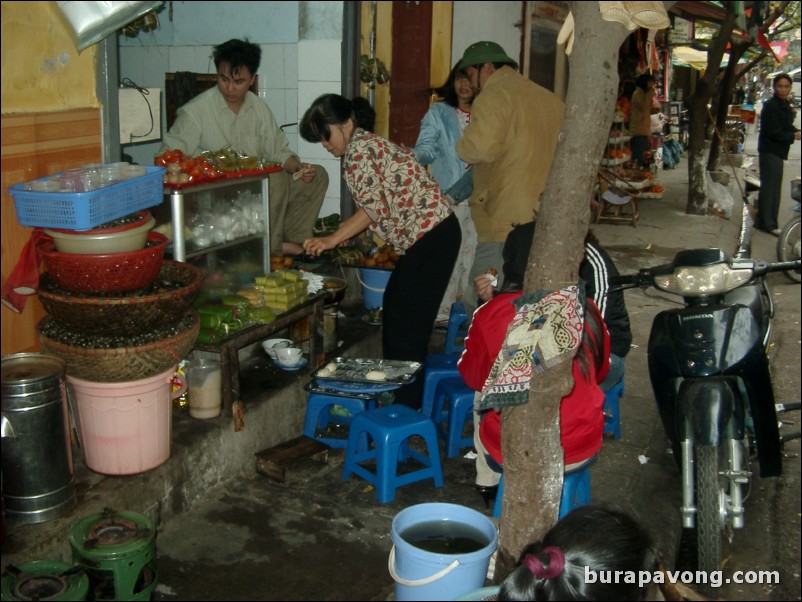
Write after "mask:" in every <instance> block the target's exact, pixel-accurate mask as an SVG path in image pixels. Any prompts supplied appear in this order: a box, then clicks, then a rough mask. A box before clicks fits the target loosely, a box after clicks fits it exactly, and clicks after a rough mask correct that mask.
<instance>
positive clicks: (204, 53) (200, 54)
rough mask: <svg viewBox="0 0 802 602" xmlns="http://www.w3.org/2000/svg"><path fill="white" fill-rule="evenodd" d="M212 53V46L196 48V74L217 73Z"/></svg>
mask: <svg viewBox="0 0 802 602" xmlns="http://www.w3.org/2000/svg"><path fill="white" fill-rule="evenodd" d="M212 52H213V48H212V47H211V46H195V69H193V71H194V72H195V73H217V68H216V67H215V66H214V60H212Z"/></svg>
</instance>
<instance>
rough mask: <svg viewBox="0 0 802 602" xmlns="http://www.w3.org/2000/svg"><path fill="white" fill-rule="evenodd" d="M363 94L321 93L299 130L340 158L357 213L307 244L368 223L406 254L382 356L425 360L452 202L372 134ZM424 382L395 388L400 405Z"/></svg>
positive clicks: (456, 242) (389, 289) (321, 243)
mask: <svg viewBox="0 0 802 602" xmlns="http://www.w3.org/2000/svg"><path fill="white" fill-rule="evenodd" d="M374 120H375V113H374V112H373V109H372V107H371V106H370V104H369V103H368V101H367V100H365V99H364V98H355V99H354V100H353V101H350V100H348V99H347V98H345V97H343V96H340V95H339V94H324V95H323V96H320V97H318V98H317V99H316V100H315V101H314V102H313V103H312V106H311V107H309V109H307V111H306V113H305V114H304V116H303V118H302V119H301V124H300V133H301V136H302V137H303V139H304V140H306V141H307V142H320V143H321V144H322V145H323V148H325V149H326V150H327V151H328V152H329V153H331V154H332V155H334V156H335V157H341V158H342V162H343V171H344V174H345V175H344V177H345V182H346V184H347V185H348V189H349V190H350V192H351V196H352V197H353V200H354V202H355V203H356V205H357V210H356V212H355V213H354V214H353V215H352V216H351V217H349V218H348V219H346V220H345V221H344V222H343V223H342V224H341V225H340V227H339V228H338V229H337V231H336V232H334V233H332V234H330V235H328V236H321V237H316V238H308V239H306V240H305V241H304V245H303V246H304V250H305V251H306V252H307V253H309V254H310V255H320V254H321V253H322V252H323V251H326V250H329V249H333V248H334V247H336V246H338V245H341V244H343V243H345V242H347V241H348V240H350V239H351V238H353V237H354V236H356V235H357V234H359V233H360V232H362V231H363V230H365V229H367V228H370V229H371V230H372V231H373V232H374V233H376V234H377V235H378V236H379V237H380V238H381V239H383V240H385V241H386V242H389V243H392V244H393V246H394V247H395V248H396V250H397V251H398V253H399V255H401V259H400V260H399V261H398V263H396V266H395V269H394V270H393V272H392V275H391V276H390V280H389V281H388V283H387V286H386V288H385V291H384V302H383V303H384V305H383V328H382V346H383V351H384V358H385V359H391V360H403V361H414V362H420V363H423V361H424V360H425V359H426V353H427V348H428V345H429V338H430V337H431V334H432V329H433V327H434V323H435V319H436V317H437V311H438V308H439V306H440V300H441V299H442V298H443V294H444V293H445V290H446V286H447V285H448V280H449V277H450V276H451V272H452V270H453V269H454V263H455V262H456V259H457V254H458V253H459V247H460V238H461V237H460V226H459V222H458V221H457V218H456V216H455V215H454V210H453V207H452V204H451V202H450V201H449V200H448V198H447V197H446V196H445V195H444V194H443V192H442V191H441V190H440V186H438V185H437V182H435V181H434V180H433V179H432V177H431V176H430V175H429V174H428V173H427V172H426V170H425V169H424V168H423V166H422V165H421V164H420V163H419V162H418V160H417V159H416V158H415V155H414V154H413V153H412V151H410V150H409V149H405V148H402V147H401V146H399V145H398V144H395V143H393V142H390V141H389V140H386V139H384V138H382V137H381V136H378V135H376V134H374V133H373V132H372V131H371V130H372V129H373V123H374ZM421 387H422V379H416V380H415V381H413V382H412V383H411V384H409V385H406V386H404V387H402V388H401V389H399V390H398V391H396V402H398V403H403V404H405V405H408V406H410V407H412V408H415V409H419V408H420V405H421Z"/></svg>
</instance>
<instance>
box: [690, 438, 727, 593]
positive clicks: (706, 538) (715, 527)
mask: <svg viewBox="0 0 802 602" xmlns="http://www.w3.org/2000/svg"><path fill="white" fill-rule="evenodd" d="M718 454H719V448H718V447H703V446H698V447H697V448H696V529H697V533H698V538H697V548H698V550H697V564H698V566H697V568H698V570H700V571H705V572H706V573H707V574H708V575H710V574H711V573H712V571H717V570H719V569H721V514H720V506H721V488H720V486H719V478H718ZM703 593H704V592H703Z"/></svg>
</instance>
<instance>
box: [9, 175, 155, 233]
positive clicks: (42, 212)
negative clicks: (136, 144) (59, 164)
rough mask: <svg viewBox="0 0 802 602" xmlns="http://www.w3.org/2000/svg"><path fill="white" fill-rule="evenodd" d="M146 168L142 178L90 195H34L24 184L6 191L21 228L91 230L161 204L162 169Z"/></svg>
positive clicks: (95, 191) (61, 193) (71, 193)
mask: <svg viewBox="0 0 802 602" xmlns="http://www.w3.org/2000/svg"><path fill="white" fill-rule="evenodd" d="M145 169H146V170H147V173H146V174H145V175H144V176H139V177H137V178H131V179H130V180H124V181H122V182H117V183H115V184H110V185H109V186H104V187H103V188H98V189H97V190H92V191H90V192H36V191H33V190H25V186H26V183H22V184H16V185H14V186H12V187H11V188H9V189H8V192H9V194H10V195H11V196H12V197H13V198H14V207H15V209H16V210H17V221H19V223H20V224H21V225H23V226H38V227H40V228H65V229H68V230H90V229H92V228H95V227H96V226H100V225H101V224H105V223H107V222H110V221H112V220H115V219H118V218H120V217H124V216H126V215H129V214H131V213H136V212H137V211H141V210H142V209H148V208H149V207H155V206H156V205H158V204H160V203H161V202H162V200H163V199H164V171H165V169H164V167H155V166H154V167H146V168H145ZM57 175H58V174H57Z"/></svg>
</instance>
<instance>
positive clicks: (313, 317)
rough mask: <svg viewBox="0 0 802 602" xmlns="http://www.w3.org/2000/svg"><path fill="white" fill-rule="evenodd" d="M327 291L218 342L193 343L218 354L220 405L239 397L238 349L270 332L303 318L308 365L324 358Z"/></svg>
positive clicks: (227, 405) (316, 365) (314, 365)
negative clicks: (305, 322) (307, 344)
mask: <svg viewBox="0 0 802 602" xmlns="http://www.w3.org/2000/svg"><path fill="white" fill-rule="evenodd" d="M326 297H327V293H326V292H325V291H321V292H320V293H318V294H316V295H314V296H311V297H309V299H308V300H307V301H306V302H304V303H302V304H300V305H296V306H295V307H293V308H291V309H290V310H289V311H286V312H284V313H283V314H279V315H278V316H277V317H276V320H275V321H274V322H272V323H270V324H253V325H252V326H247V327H246V328H243V329H242V330H240V331H238V332H234V333H232V334H230V335H228V336H226V337H224V338H223V339H222V340H221V341H220V342H219V343H209V344H205V343H204V344H196V345H195V347H194V348H195V349H197V350H199V351H207V352H210V353H218V354H220V368H221V374H220V376H221V378H222V381H223V396H222V397H223V409H224V410H231V407H232V405H233V404H234V402H235V401H239V398H240V386H239V350H240V349H242V348H243V347H247V346H248V345H251V344H253V343H256V342H258V341H262V340H264V339H266V338H268V337H270V336H271V335H273V334H275V333H276V332H279V331H281V330H284V329H285V328H288V327H289V326H292V325H293V324H296V323H297V322H300V321H301V320H306V321H307V324H308V326H309V367H310V368H311V369H313V370H314V369H317V368H319V367H320V366H321V364H322V363H323V361H324V357H325V354H324V351H323V303H324V301H325V300H326Z"/></svg>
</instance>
